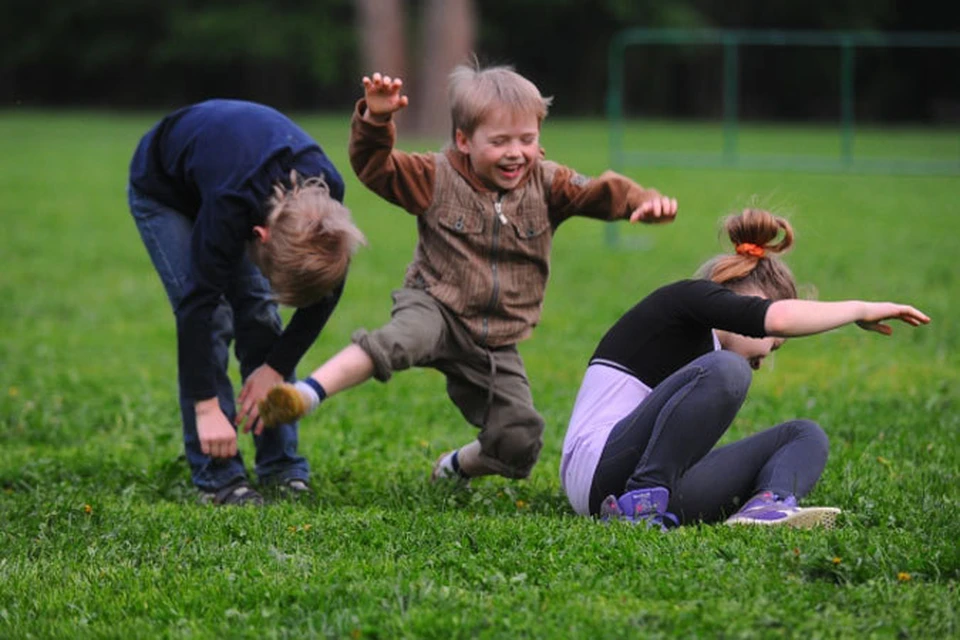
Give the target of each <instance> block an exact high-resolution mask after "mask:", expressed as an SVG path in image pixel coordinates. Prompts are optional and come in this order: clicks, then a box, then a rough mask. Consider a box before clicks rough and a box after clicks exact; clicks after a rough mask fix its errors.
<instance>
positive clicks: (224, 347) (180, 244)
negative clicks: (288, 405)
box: [127, 186, 310, 491]
mask: <svg viewBox="0 0 960 640" xmlns="http://www.w3.org/2000/svg"><path fill="white" fill-rule="evenodd" d="M127 195H128V198H129V201H130V211H131V213H132V214H133V219H134V221H135V222H136V224H137V229H138V230H139V231H140V237H141V238H142V239H143V244H144V245H146V247H147V251H148V252H149V254H150V259H151V260H152V261H153V266H154V268H156V270H157V273H158V274H159V275H160V280H161V281H162V282H163V286H164V288H165V289H166V290H167V297H168V298H169V299H170V304H171V306H172V307H173V309H176V308H177V305H178V304H179V302H180V300H182V299H183V296H184V294H185V291H184V283H185V282H186V281H187V274H188V272H189V269H190V236H191V233H192V232H193V220H191V219H190V218H188V217H187V216H185V215H184V214H182V213H180V212H178V211H176V210H174V209H172V208H170V207H168V206H166V205H164V204H162V203H160V202H158V201H156V200H154V199H152V198H150V197H149V196H147V195H145V194H143V193H141V192H139V191H137V190H136V189H135V188H133V187H132V186H131V187H128V189H127ZM282 331H283V322H282V320H281V319H280V314H279V312H278V309H277V304H276V303H275V302H274V301H273V298H272V296H271V292H270V284H269V282H268V281H267V279H266V278H265V277H264V276H263V274H262V273H260V270H259V269H257V267H256V265H254V264H253V263H252V262H251V261H250V259H249V258H247V257H246V256H244V259H243V262H242V263H241V264H240V265H239V266H238V268H237V271H236V277H235V278H234V279H233V281H232V282H231V283H230V286H229V288H228V289H227V291H225V292H224V295H223V297H222V298H221V300H220V304H219V305H218V306H217V308H216V310H215V311H214V313H213V333H212V335H211V336H210V338H211V340H212V341H213V347H214V356H215V358H216V361H217V363H218V364H219V366H218V368H217V375H216V386H217V398H218V400H219V402H220V408H221V409H222V410H223V413H224V415H226V416H227V418H228V419H229V420H231V421H233V419H234V417H235V416H236V406H235V404H234V393H233V386H232V385H231V384H230V377H229V375H228V372H227V366H228V363H229V359H230V343H231V341H233V339H234V337H236V350H235V353H236V357H237V360H238V361H239V362H240V375H241V376H242V377H243V379H244V380H246V378H247V376H249V375H250V374H251V373H252V372H253V371H254V370H255V369H256V368H257V367H259V366H260V365H261V364H263V363H264V361H265V359H266V356H267V354H268V353H269V351H270V349H271V348H272V347H273V345H274V344H275V343H276V341H277V338H278V337H279V336H280V334H281V333H282ZM293 377H294V376H291V380H292V379H293ZM180 413H181V417H182V420H183V445H184V449H185V450H186V454H187V462H188V463H189V464H190V473H191V476H192V478H193V483H194V484H195V485H196V486H197V488H198V489H201V490H203V491H216V490H217V489H220V488H222V487H225V486H228V485H230V484H232V483H233V482H236V481H237V480H239V479H241V478H246V477H247V472H246V468H245V467H244V464H243V458H242V456H241V455H240V453H239V452H237V455H236V456H234V457H233V458H227V459H220V458H211V457H210V456H208V455H206V454H204V453H203V451H202V450H201V448H200V438H199V436H198V435H197V416H196V413H195V411H194V399H191V398H185V397H184V396H183V393H182V390H181V393H180ZM297 432H298V428H297V423H296V422H294V423H290V424H284V425H280V426H278V427H276V428H271V429H264V431H263V434H262V435H260V436H254V437H253V442H254V445H255V447H256V451H257V454H256V469H255V471H256V474H257V476H258V478H259V479H260V482H261V483H264V482H266V483H270V482H279V481H284V480H290V479H300V480H307V479H308V478H309V476H310V467H309V465H308V464H307V461H306V459H305V458H303V457H302V456H299V455H297Z"/></svg>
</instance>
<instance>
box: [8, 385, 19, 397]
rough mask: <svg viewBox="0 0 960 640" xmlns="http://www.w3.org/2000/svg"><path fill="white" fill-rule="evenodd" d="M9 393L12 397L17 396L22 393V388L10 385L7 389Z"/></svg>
mask: <svg viewBox="0 0 960 640" xmlns="http://www.w3.org/2000/svg"><path fill="white" fill-rule="evenodd" d="M7 393H9V394H10V397H11V398H16V397H17V396H18V395H20V389H17V388H16V387H10V388H9V389H7Z"/></svg>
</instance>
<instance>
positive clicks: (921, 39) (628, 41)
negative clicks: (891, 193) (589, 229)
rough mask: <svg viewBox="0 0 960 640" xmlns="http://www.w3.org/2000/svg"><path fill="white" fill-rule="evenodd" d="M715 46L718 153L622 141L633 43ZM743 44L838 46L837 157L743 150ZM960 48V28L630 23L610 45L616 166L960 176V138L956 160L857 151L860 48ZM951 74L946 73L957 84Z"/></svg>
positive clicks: (613, 160) (612, 149)
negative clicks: (719, 92)
mask: <svg viewBox="0 0 960 640" xmlns="http://www.w3.org/2000/svg"><path fill="white" fill-rule="evenodd" d="M643 45H676V46H685V45H715V46H718V47H722V51H723V142H722V149H721V150H719V151H717V152H715V153H690V152H677V151H642V150H635V149H626V148H625V147H624V144H625V143H624V139H625V136H624V127H625V121H624V113H623V112H624V109H623V98H624V59H625V54H626V50H627V49H628V48H630V47H635V46H643ZM744 45H751V46H755V45H760V46H774V47H783V46H794V47H837V48H838V49H839V51H840V105H839V106H840V123H839V129H840V131H839V138H840V144H839V149H838V154H837V156H836V157H831V156H827V155H815V156H810V155H807V156H801V155H776V154H750V153H742V152H741V151H740V149H739V123H740V119H739V113H738V111H739V95H738V93H739V84H740V78H739V68H738V67H739V54H740V48H741V47H742V46H744ZM869 47H875V48H878V47H879V48H884V47H886V48H924V49H929V48H937V49H957V48H960V34H954V33H918V32H912V33H880V32H848V31H843V32H830V31H768V30H714V29H703V30H690V29H631V30H627V31H623V32H620V33H618V34H617V35H616V36H615V37H614V38H613V40H612V41H611V43H610V48H609V58H608V67H609V78H610V85H609V90H608V93H607V116H608V120H609V122H610V153H611V166H612V167H613V168H614V169H622V168H624V167H627V166H671V167H711V168H722V167H730V168H745V169H776V170H788V171H817V172H851V173H891V174H936V175H960V137H958V145H957V157H956V158H955V159H949V160H944V159H920V158H901V157H897V158H884V157H869V158H866V157H858V156H856V155H855V153H854V129H855V127H854V125H855V122H854V120H855V116H854V98H855V96H854V72H855V53H856V50H857V49H862V48H869ZM958 77H960V75H958V76H954V77H952V78H949V79H945V81H947V82H956V81H957V78H958Z"/></svg>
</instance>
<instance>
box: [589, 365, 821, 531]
mask: <svg viewBox="0 0 960 640" xmlns="http://www.w3.org/2000/svg"><path fill="white" fill-rule="evenodd" d="M750 378H751V372H750V366H749V365H748V364H747V361H746V360H745V359H743V358H742V357H740V356H738V355H736V354H734V353H731V352H728V351H714V352H711V353H708V354H706V355H704V356H701V357H699V358H697V359H696V360H694V361H693V362H691V363H690V364H688V365H687V366H685V367H683V368H682V369H679V370H678V371H675V372H674V373H673V374H671V375H670V376H669V377H668V378H667V379H666V380H664V381H663V382H661V383H660V384H659V385H657V386H656V388H654V390H653V391H652V392H651V394H650V395H649V396H647V397H646V398H645V399H644V400H643V402H641V403H640V404H639V405H638V406H637V408H636V409H634V410H633V411H632V412H631V413H630V414H629V415H627V416H626V417H625V418H623V419H622V420H621V421H620V422H618V423H617V424H616V426H614V428H613V430H612V431H611V432H610V436H609V437H608V439H607V444H606V445H605V446H604V449H603V453H602V454H601V456H600V462H599V463H598V464H597V470H596V472H595V474H594V477H593V484H592V486H591V487H590V513H592V514H597V513H598V512H599V510H600V503H601V501H602V500H603V499H604V498H605V497H606V496H608V495H611V494H612V495H615V496H619V495H621V494H623V493H625V492H627V491H632V490H634V489H641V488H645V487H658V486H659V487H666V488H667V489H668V490H669V491H670V505H669V507H668V509H669V510H670V511H671V512H672V513H674V514H676V515H677V517H678V518H680V522H681V523H687V522H694V521H698V520H702V521H704V522H714V521H717V520H721V519H723V518H724V517H726V516H729V515H730V514H731V513H733V512H735V511H736V510H737V509H738V508H739V505H741V504H743V503H744V502H745V501H746V500H749V499H750V497H752V496H753V495H755V494H757V493H759V492H761V491H773V492H774V493H777V494H779V495H781V496H786V495H791V494H792V495H794V496H796V497H797V498H801V497H803V496H805V495H806V494H807V493H809V492H810V490H811V489H812V488H813V486H814V485H815V484H816V482H817V480H818V479H819V478H820V474H821V473H823V468H824V466H826V463H827V453H828V450H829V443H828V441H827V435H826V434H825V433H824V432H823V429H821V428H820V426H819V425H817V424H816V423H814V422H811V421H809V420H791V421H789V422H784V423H782V424H779V425H777V426H775V427H773V428H771V429H767V430H766V431H762V432H760V433H757V434H754V435H752V436H750V437H747V438H744V439H743V440H739V441H737V442H734V443H732V444H728V445H725V446H723V447H718V448H717V449H713V447H714V445H716V443H717V441H719V440H720V438H721V437H722V436H723V434H724V432H726V430H727V428H728V427H729V426H730V423H731V422H733V419H734V417H735V416H736V415H737V411H739V410H740V406H741V405H742V404H743V401H744V399H745V398H746V396H747V390H748V389H749V388H750ZM711 449H713V450H712V451H711Z"/></svg>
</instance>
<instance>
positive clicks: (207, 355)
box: [175, 196, 249, 400]
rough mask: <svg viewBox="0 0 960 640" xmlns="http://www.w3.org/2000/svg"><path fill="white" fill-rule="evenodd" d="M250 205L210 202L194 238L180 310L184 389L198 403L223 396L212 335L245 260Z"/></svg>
mask: <svg viewBox="0 0 960 640" xmlns="http://www.w3.org/2000/svg"><path fill="white" fill-rule="evenodd" d="M247 207H248V205H247V203H245V202H243V201H242V200H239V199H237V198H234V197H232V196H219V197H215V198H210V199H209V200H207V201H205V202H204V204H203V206H201V208H200V213H199V215H198V216H197V221H196V223H195V224H194V229H193V233H192V235H191V240H190V271H189V272H188V275H187V281H186V282H185V283H184V296H183V298H182V299H181V300H180V302H179V304H178V305H177V307H176V309H175V313H176V316H177V351H178V361H179V371H180V386H181V389H182V392H183V395H184V396H185V397H187V398H191V399H193V400H202V399H205V398H212V397H214V396H216V395H217V389H216V382H215V376H214V372H215V370H216V368H217V367H218V366H219V365H218V363H217V361H216V360H217V359H216V355H215V353H214V348H213V342H212V340H211V336H212V335H213V330H214V318H213V315H214V312H215V310H216V308H217V306H218V305H219V304H220V298H221V296H222V295H223V293H224V292H225V291H226V290H227V286H228V283H229V281H230V278H231V277H232V275H233V272H234V270H235V268H236V265H237V264H238V263H239V262H240V261H241V260H242V259H243V255H244V251H245V247H246V240H247V239H248V238H247V236H246V234H247V233H248V232H249V226H248V225H247V223H246V214H245V212H246V210H247Z"/></svg>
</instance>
